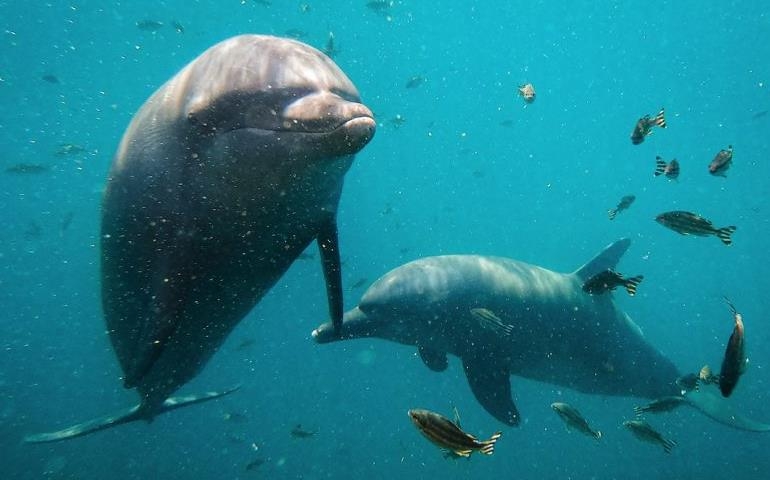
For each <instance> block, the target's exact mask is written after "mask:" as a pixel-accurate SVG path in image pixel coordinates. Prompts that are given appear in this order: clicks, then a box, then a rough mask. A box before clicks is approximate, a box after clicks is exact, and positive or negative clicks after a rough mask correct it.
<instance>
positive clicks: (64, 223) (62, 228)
mask: <svg viewBox="0 0 770 480" xmlns="http://www.w3.org/2000/svg"><path fill="white" fill-rule="evenodd" d="M73 218H75V213H74V212H67V213H66V214H65V215H64V217H62V220H61V223H60V224H59V237H63V236H64V232H66V231H67V229H68V228H70V225H71V224H72V219H73Z"/></svg>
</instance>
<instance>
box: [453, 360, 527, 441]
mask: <svg viewBox="0 0 770 480" xmlns="http://www.w3.org/2000/svg"><path fill="white" fill-rule="evenodd" d="M463 369H464V370H465V376H466V377H467V378H468V384H469V385H470V387H471V391H472V392H473V395H474V396H475V397H476V400H478V402H479V403H480V404H481V406H482V407H484V409H485V410H486V411H487V412H489V413H490V414H491V415H492V416H493V417H495V418H496V419H498V420H500V421H501V422H503V423H505V424H506V425H510V426H516V425H518V424H519V411H518V409H517V408H516V405H515V404H514V403H513V397H512V395H511V380H510V375H511V373H510V372H509V371H508V369H507V368H500V367H499V366H498V365H495V363H494V362H490V361H484V360H483V359H468V358H464V359H463Z"/></svg>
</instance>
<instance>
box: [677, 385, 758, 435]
mask: <svg viewBox="0 0 770 480" xmlns="http://www.w3.org/2000/svg"><path fill="white" fill-rule="evenodd" d="M709 390H710V389H709V388H705V387H701V388H699V389H698V390H693V391H691V392H689V393H688V394H687V395H685V397H684V399H685V402H686V403H687V404H688V405H690V406H691V407H694V408H696V409H697V410H700V411H701V412H702V413H703V414H705V415H706V416H708V417H710V418H712V419H714V420H716V421H717V422H719V423H721V424H723V425H727V426H728V427H732V428H735V429H738V430H746V431H749V432H770V425H768V424H766V423H762V422H758V421H756V420H752V419H750V418H747V417H744V416H743V415H741V414H740V413H738V412H737V411H736V409H735V408H733V405H732V404H731V403H730V402H729V401H727V400H725V399H724V398H722V397H721V396H719V395H717V394H716V393H713V392H711V391H709Z"/></svg>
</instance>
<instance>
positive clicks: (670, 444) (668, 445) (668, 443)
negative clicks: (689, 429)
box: [663, 438, 676, 453]
mask: <svg viewBox="0 0 770 480" xmlns="http://www.w3.org/2000/svg"><path fill="white" fill-rule="evenodd" d="M674 447H676V442H675V441H674V440H668V439H666V438H664V439H663V450H664V451H665V452H666V453H671V449H673V448H674Z"/></svg>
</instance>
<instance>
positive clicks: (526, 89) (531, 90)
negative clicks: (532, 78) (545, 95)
mask: <svg viewBox="0 0 770 480" xmlns="http://www.w3.org/2000/svg"><path fill="white" fill-rule="evenodd" d="M519 95H521V98H523V99H524V101H525V102H526V103H532V102H534V101H535V96H536V95H537V93H535V86H534V85H532V84H531V83H527V84H524V85H519Z"/></svg>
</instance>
